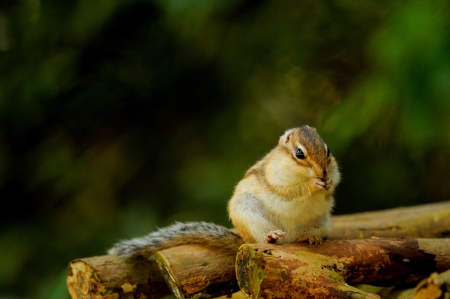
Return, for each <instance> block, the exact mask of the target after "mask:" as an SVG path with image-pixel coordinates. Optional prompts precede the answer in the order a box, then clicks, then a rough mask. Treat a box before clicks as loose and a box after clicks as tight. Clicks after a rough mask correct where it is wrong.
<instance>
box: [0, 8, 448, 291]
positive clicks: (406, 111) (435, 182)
mask: <svg viewBox="0 0 450 299" xmlns="http://www.w3.org/2000/svg"><path fill="white" fill-rule="evenodd" d="M449 6H450V2H449V1H439V0H437V1H421V0H410V1H400V0H398V1H383V0H380V1H369V0H359V1H353V0H321V1H317V0H304V1H294V0H286V1H276V0H245V1H244V0H228V1H225V0H146V1H144V0H142V1H137V0H89V1H88V0H79V1H70V0H69V1H54V0H53V1H52V0H50V1H40V0H22V1H12V0H6V1H2V2H1V4H0V198H1V202H2V209H1V210H0V221H1V227H0V297H1V296H9V297H11V298H38V299H39V298H50V299H52V298H68V294H67V291H66V287H65V268H66V265H67V263H68V262H69V261H70V260H71V259H74V258H78V257H87V256H93V255H102V254H104V253H105V252H106V249H107V248H109V247H111V245H112V244H113V243H114V242H115V241H117V240H119V239H122V238H130V237H134V236H139V235H143V234H146V233H147V232H149V231H151V230H153V229H155V228H156V226H164V225H168V224H171V223H173V222H174V221H175V220H177V221H191V220H204V221H214V222H216V223H220V224H224V225H230V223H229V222H228V219H227V215H226V202H227V200H228V199H229V197H230V196H231V194H232V191H233V187H234V185H235V184H236V182H238V181H239V180H240V178H241V177H242V176H243V174H244V172H245V170H246V169H247V168H248V167H250V166H251V165H252V164H253V163H254V162H255V161H256V160H258V159H259V158H261V157H262V156H263V155H264V154H265V153H266V152H268V151H269V150H270V149H271V148H272V147H274V146H275V144H276V142H277V140H278V137H279V136H280V135H281V134H282V133H283V132H284V130H286V129H288V128H290V127H294V126H298V125H303V124H309V125H311V126H315V127H316V128H317V129H318V130H319V133H320V134H321V136H322V137H323V139H324V140H325V142H326V143H327V144H328V146H329V147H330V149H331V151H332V152H333V154H334V156H335V157H336V158H337V160H338V162H339V163H340V166H341V171H342V173H343V181H342V183H341V185H340V186H339V187H338V189H337V194H336V199H337V205H336V208H335V213H336V214H342V213H351V212H357V211H367V210H375V209H383V208H390V207H396V206H400V205H412V204H420V203H427V202H436V201H441V200H448V199H449V195H450V187H449V182H448V181H449V173H450V163H449V160H450V157H449V154H448V153H449V147H450V117H449V112H450V100H449V97H450V51H449V50H450V45H449V43H450V42H449V41H450V36H449V35H450V31H449V26H450V17H449V12H450V7H449Z"/></svg>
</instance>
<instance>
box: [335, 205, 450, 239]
mask: <svg viewBox="0 0 450 299" xmlns="http://www.w3.org/2000/svg"><path fill="white" fill-rule="evenodd" d="M372 236H377V237H382V238H400V237H409V238H447V237H450V201H446V202H439V203H433V204H425V205H417V206H412V207H400V208H395V209H389V210H383V211H375V212H365V213H357V214H350V215H341V216H333V217H332V221H331V233H330V234H329V236H328V239H330V240H343V239H367V238H370V237H372Z"/></svg>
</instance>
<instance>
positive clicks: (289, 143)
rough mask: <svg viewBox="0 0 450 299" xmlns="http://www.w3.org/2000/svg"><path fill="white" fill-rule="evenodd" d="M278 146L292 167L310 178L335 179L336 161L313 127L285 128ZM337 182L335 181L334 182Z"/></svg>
mask: <svg viewBox="0 0 450 299" xmlns="http://www.w3.org/2000/svg"><path fill="white" fill-rule="evenodd" d="M279 146H280V147H282V148H283V150H284V151H285V152H286V153H287V154H288V156H289V158H290V160H291V161H294V163H292V162H291V163H290V164H291V165H292V168H296V169H297V170H298V172H300V173H301V174H302V175H305V176H308V177H310V178H318V179H321V180H326V179H327V178H328V177H331V178H332V179H335V176H336V175H335V174H334V173H332V172H338V170H337V163H336V161H335V159H334V157H333V156H332V155H331V151H330V149H329V148H328V146H327V145H326V144H325V143H324V142H323V140H322V138H321V137H320V136H319V134H318V133H317V130H316V129H315V128H312V127H310V126H302V127H298V128H293V129H290V130H287V131H286V132H285V133H284V134H283V135H282V136H281V137H280V141H279ZM336 183H337V182H336Z"/></svg>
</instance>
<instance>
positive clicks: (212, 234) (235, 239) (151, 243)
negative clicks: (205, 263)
mask: <svg viewBox="0 0 450 299" xmlns="http://www.w3.org/2000/svg"><path fill="white" fill-rule="evenodd" d="M192 243H196V244H205V245H209V246H216V247H220V248H225V249H230V250H235V251H236V252H237V250H238V248H239V246H240V245H242V244H243V243H244V242H243V240H242V238H241V237H240V236H239V235H238V234H236V233H234V232H232V231H230V230H229V229H227V228H226V227H223V226H221V225H217V224H214V223H207V222H186V223H182V222H177V223H175V224H173V225H170V226H167V227H164V228H162V229H160V230H157V231H155V232H152V233H150V234H148V235H146V236H144V237H141V238H134V239H131V240H123V241H120V242H118V243H116V244H115V245H114V246H113V247H112V248H111V249H110V250H108V253H109V254H117V255H119V256H120V257H123V258H129V257H134V256H139V255H142V256H144V257H147V258H149V257H150V256H152V255H153V254H154V253H155V252H156V251H159V250H163V249H167V248H171V247H175V246H179V245H184V244H192Z"/></svg>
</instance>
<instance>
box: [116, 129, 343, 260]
mask: <svg viewBox="0 0 450 299" xmlns="http://www.w3.org/2000/svg"><path fill="white" fill-rule="evenodd" d="M339 181H340V173H339V169H338V165H337V162H336V160H335V158H334V157H333V156H332V155H331V152H330V149H329V148H328V146H327V145H326V144H325V143H324V142H323V140H322V139H321V138H320V136H319V134H318V133H317V131H316V129H314V128H312V127H309V126H302V127H298V128H293V129H290V130H287V131H286V132H285V133H284V134H283V135H282V136H281V137H280V139H279V142H278V145H277V146H276V147H275V148H274V149H273V150H272V151H270V152H269V153H268V154H267V155H266V156H264V157H263V158H262V159H261V160H259V161H258V162H256V164H255V165H254V166H252V167H251V168H250V169H249V170H248V171H247V172H246V173H245V176H244V178H243V179H242V180H241V181H240V182H239V183H238V184H237V186H236V188H235V190H234V194H233V197H232V198H231V200H230V201H229V203H228V213H229V217H230V219H231V222H232V223H233V225H234V229H231V230H230V229H227V228H225V227H223V226H220V225H216V224H213V223H206V222H187V223H175V224H173V225H171V226H168V227H165V228H162V229H160V230H158V231H155V232H152V233H150V234H148V235H147V236H144V237H142V238H134V239H131V240H125V241H120V242H119V243H117V244H115V245H114V247H113V248H111V249H110V250H109V251H108V253H109V254H118V255H119V256H121V257H123V258H129V257H133V256H138V255H142V256H145V257H148V258H150V257H151V256H152V255H153V254H154V253H155V252H156V251H159V250H162V249H166V248H170V247H175V246H179V245H182V244H189V243H200V244H207V245H211V246H217V247H221V248H227V249H230V250H235V251H237V250H238V248H239V246H240V245H242V244H244V243H255V242H256V243H264V242H266V243H292V242H309V244H310V245H315V244H320V243H321V242H322V238H323V237H325V236H326V234H327V231H328V229H329V226H330V215H331V209H332V208H333V204H334V198H333V192H334V189H335V188H336V186H337V184H338V183H339Z"/></svg>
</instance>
